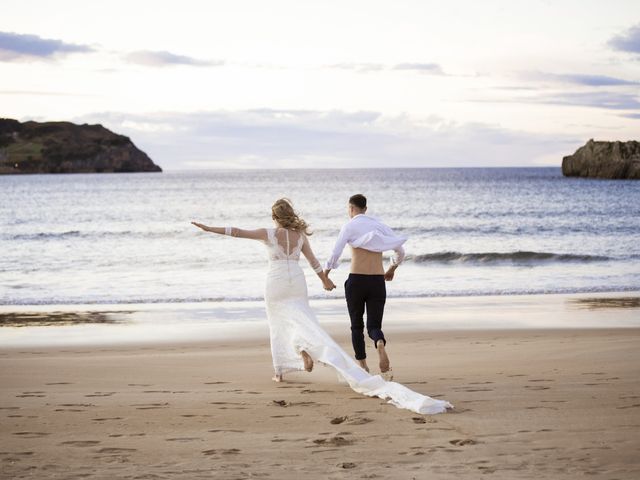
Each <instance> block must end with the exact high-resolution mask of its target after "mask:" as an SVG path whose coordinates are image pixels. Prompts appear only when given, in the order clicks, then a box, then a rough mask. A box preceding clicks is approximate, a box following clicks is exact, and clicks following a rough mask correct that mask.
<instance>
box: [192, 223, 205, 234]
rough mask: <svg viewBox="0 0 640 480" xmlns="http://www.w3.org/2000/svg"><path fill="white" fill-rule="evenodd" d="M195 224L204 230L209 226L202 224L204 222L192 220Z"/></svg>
mask: <svg viewBox="0 0 640 480" xmlns="http://www.w3.org/2000/svg"><path fill="white" fill-rule="evenodd" d="M191 223H192V224H193V225H195V226H196V227H198V228H201V229H202V230H204V231H205V232H206V231H207V226H206V225H204V224H202V223H198V222H191Z"/></svg>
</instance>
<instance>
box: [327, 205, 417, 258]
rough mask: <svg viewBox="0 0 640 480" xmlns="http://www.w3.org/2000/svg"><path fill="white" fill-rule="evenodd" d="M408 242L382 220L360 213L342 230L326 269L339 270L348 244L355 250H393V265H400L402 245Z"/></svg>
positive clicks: (402, 252)
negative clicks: (341, 257) (343, 252)
mask: <svg viewBox="0 0 640 480" xmlns="http://www.w3.org/2000/svg"><path fill="white" fill-rule="evenodd" d="M406 241H407V238H406V237H401V236H398V235H396V234H395V233H393V230H391V228H389V227H388V226H387V225H385V224H384V223H382V222H381V221H380V220H378V219H376V218H374V217H370V216H369V215H365V214H363V213H360V214H358V215H355V216H354V217H353V218H352V219H351V220H350V221H349V222H347V223H345V224H344V225H343V226H342V228H341V229H340V234H339V235H338V239H337V240H336V244H335V246H334V247H333V252H332V254H331V257H329V260H327V263H326V265H325V269H326V270H334V269H336V268H338V265H339V261H340V256H341V255H342V251H343V250H344V247H345V246H346V245H347V243H348V244H349V245H351V246H352V247H353V248H364V249H365V250H369V251H371V252H384V251H386V250H393V251H394V252H395V255H394V256H393V257H392V258H391V263H392V264H393V265H399V264H400V263H402V261H403V260H404V248H403V247H402V244H403V243H404V242H406Z"/></svg>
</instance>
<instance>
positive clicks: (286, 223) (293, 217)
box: [271, 198, 313, 235]
mask: <svg viewBox="0 0 640 480" xmlns="http://www.w3.org/2000/svg"><path fill="white" fill-rule="evenodd" d="M271 218H273V219H274V220H275V221H276V222H278V224H279V225H280V226H281V227H282V228H288V229H290V230H294V231H296V232H302V233H304V234H305V235H312V234H313V232H310V231H309V224H308V223H307V222H305V221H304V220H303V219H302V218H300V216H299V215H298V213H297V212H296V211H295V210H294V209H293V203H291V200H289V199H288V198H280V199H278V200H276V201H275V203H274V204H273V205H272V206H271Z"/></svg>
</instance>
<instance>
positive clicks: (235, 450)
mask: <svg viewBox="0 0 640 480" xmlns="http://www.w3.org/2000/svg"><path fill="white" fill-rule="evenodd" d="M241 451H242V450H240V449H239V448H226V449H225V448H222V449H212V450H203V451H202V453H204V454H205V455H207V456H210V455H218V454H221V455H237V454H238V453H240V452H241Z"/></svg>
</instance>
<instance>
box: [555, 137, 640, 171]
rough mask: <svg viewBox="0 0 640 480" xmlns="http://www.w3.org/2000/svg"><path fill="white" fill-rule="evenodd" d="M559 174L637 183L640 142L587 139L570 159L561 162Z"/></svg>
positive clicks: (639, 163) (639, 168)
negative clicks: (634, 181)
mask: <svg viewBox="0 0 640 480" xmlns="http://www.w3.org/2000/svg"><path fill="white" fill-rule="evenodd" d="M562 173H563V175H565V176H567V177H597V178H611V179H613V178H616V179H618V178H622V179H634V180H640V142H634V141H630V142H595V141H593V139H591V140H589V141H588V142H587V143H586V145H584V146H582V147H580V148H579V149H578V150H576V152H575V153H574V154H573V155H569V156H567V157H564V158H563V159H562Z"/></svg>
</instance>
